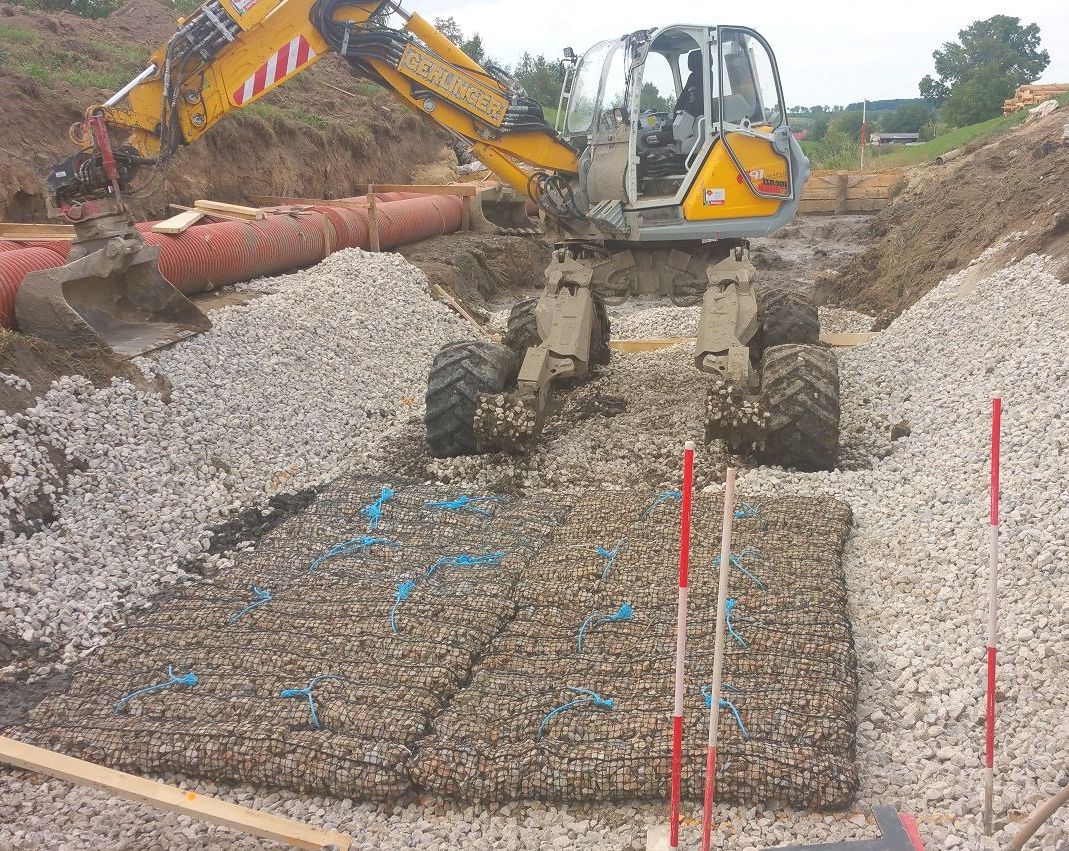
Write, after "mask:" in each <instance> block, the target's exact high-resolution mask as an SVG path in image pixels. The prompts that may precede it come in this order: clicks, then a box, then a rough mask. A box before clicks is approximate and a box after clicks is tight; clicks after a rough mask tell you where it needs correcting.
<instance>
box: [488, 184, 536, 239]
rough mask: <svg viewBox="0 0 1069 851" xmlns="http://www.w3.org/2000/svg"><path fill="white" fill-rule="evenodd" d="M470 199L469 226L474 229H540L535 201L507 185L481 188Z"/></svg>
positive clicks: (512, 231) (510, 231)
mask: <svg viewBox="0 0 1069 851" xmlns="http://www.w3.org/2000/svg"><path fill="white" fill-rule="evenodd" d="M473 201H474V203H473V204H472V214H471V229H472V230H474V231H478V232H479V233H505V234H519V235H525V234H539V233H542V225H541V223H540V222H539V221H538V210H537V207H536V206H535V204H534V202H533V201H530V200H529V199H527V198H524V197H523V196H522V195H519V194H518V193H517V192H515V191H514V190H512V189H510V188H509V187H507V186H496V187H493V188H491V189H483V190H480V191H479V192H478V193H477V194H476V195H475V198H474V199H473Z"/></svg>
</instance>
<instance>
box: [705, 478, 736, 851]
mask: <svg viewBox="0 0 1069 851" xmlns="http://www.w3.org/2000/svg"><path fill="white" fill-rule="evenodd" d="M734 518H735V470H734V469H733V468H732V467H728V470H727V476H726V478H725V480H724V521H723V526H722V531H721V535H720V577H719V585H718V586H717V595H716V634H715V639H714V643H713V684H712V687H711V689H710V691H711V692H712V694H711V695H710V702H709V747H708V750H707V751H706V758H705V802H704V803H705V806H704V810H703V812H702V851H709V848H710V843H711V842H712V837H713V798H714V796H715V794H716V740H717V733H718V731H719V729H720V681H721V679H722V678H723V676H724V630H725V626H726V623H727V597H728V572H729V570H730V565H731V527H732V522H733V520H734Z"/></svg>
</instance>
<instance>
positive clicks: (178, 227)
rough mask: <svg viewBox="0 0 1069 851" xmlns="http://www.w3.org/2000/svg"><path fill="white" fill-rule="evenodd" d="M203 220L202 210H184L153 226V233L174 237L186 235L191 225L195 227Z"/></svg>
mask: <svg viewBox="0 0 1069 851" xmlns="http://www.w3.org/2000/svg"><path fill="white" fill-rule="evenodd" d="M203 218H204V213H202V212H201V211H200V210H183V211H182V212H181V213H178V214H177V215H174V216H171V218H169V219H164V220H163V221H162V222H156V224H154V225H153V226H152V232H153V233H168V234H172V235H174V234H180V233H185V232H186V230H187V229H188V228H189V227H190V226H191V225H195V224H196V223H197V222H199V221H200V220H201V219H203Z"/></svg>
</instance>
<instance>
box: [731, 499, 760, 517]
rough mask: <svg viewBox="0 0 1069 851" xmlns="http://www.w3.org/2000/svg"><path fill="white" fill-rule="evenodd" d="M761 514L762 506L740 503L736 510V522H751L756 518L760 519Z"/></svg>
mask: <svg viewBox="0 0 1069 851" xmlns="http://www.w3.org/2000/svg"><path fill="white" fill-rule="evenodd" d="M760 514H761V506H760V505H750V504H748V503H745V502H740V503H739V505H738V508H736V509H735V519H736V520H750V519H752V518H754V517H758V516H760Z"/></svg>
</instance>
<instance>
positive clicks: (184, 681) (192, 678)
mask: <svg viewBox="0 0 1069 851" xmlns="http://www.w3.org/2000/svg"><path fill="white" fill-rule="evenodd" d="M196 684H197V675H196V674H194V673H193V672H192V671H190V672H189V673H188V674H183V675H182V676H180V677H176V676H175V675H174V666H173V665H168V666H167V682H163V683H156V684H155V685H151V686H145V687H144V688H139V689H137V691H132V692H130V693H129V694H127V695H123V697H121V698H119V702H118V703H116V704H115V708H114V709H113V710H112V714H113V715H119V714H120V713H121V712H122V711H123V710H124V709H125V708H126V706H127V704H129V703H130V701H131V700H133V699H134V698H135V697H140V696H141V695H143V694H151V693H152V692H154V691H163V690H164V689H168V688H170V687H171V686H195V685H196Z"/></svg>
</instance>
